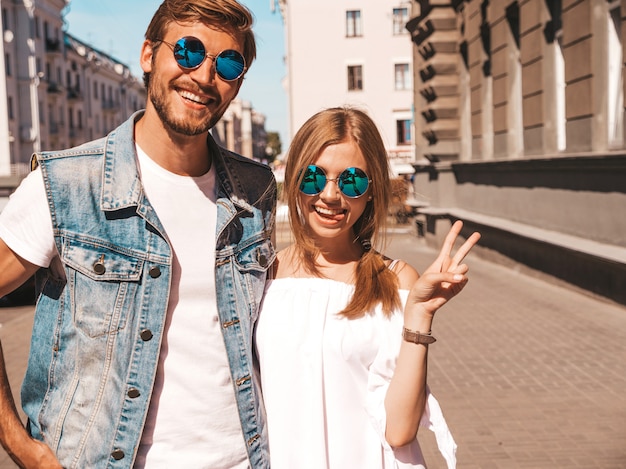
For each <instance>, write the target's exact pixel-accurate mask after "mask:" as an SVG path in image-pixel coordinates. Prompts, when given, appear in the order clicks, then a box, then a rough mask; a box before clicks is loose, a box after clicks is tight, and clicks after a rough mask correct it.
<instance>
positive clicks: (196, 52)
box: [160, 36, 246, 81]
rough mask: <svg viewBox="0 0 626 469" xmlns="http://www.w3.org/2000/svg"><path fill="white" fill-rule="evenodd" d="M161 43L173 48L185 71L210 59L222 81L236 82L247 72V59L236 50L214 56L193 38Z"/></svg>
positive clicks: (178, 61)
mask: <svg viewBox="0 0 626 469" xmlns="http://www.w3.org/2000/svg"><path fill="white" fill-rule="evenodd" d="M160 42H162V43H164V44H167V45H168V46H170V47H171V48H172V50H173V51H174V59H175V60H176V63H178V65H180V67H181V68H183V69H185V70H195V69H196V68H198V67H199V66H200V65H202V63H203V62H204V60H205V59H206V58H207V57H209V58H210V59H213V61H214V62H215V71H216V72H217V74H218V75H219V77H220V78H221V79H222V80H225V81H234V80H236V79H238V78H240V77H241V76H242V75H243V74H244V73H245V72H246V59H244V58H243V55H241V54H240V53H239V52H237V51H236V50H233V49H227V50H223V51H222V52H220V53H219V54H217V55H212V54H209V53H207V51H206V49H205V48H204V44H203V43H202V41H201V40H200V39H198V38H196V37H193V36H185V37H181V38H180V39H179V40H178V41H176V44H171V43H169V42H167V41H163V40H160Z"/></svg>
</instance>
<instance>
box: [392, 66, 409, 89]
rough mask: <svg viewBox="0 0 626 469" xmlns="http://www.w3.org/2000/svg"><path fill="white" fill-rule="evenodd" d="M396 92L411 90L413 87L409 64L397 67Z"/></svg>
mask: <svg viewBox="0 0 626 469" xmlns="http://www.w3.org/2000/svg"><path fill="white" fill-rule="evenodd" d="M395 77H396V90H410V89H411V88H412V87H413V86H412V81H413V80H411V74H410V73H409V64H396V65H395Z"/></svg>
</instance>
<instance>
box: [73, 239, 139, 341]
mask: <svg viewBox="0 0 626 469" xmlns="http://www.w3.org/2000/svg"><path fill="white" fill-rule="evenodd" d="M62 259H63V263H64V264H65V266H66V274H67V277H68V287H69V295H70V298H69V301H70V302H71V309H72V316H73V318H74V324H75V325H76V327H77V328H78V329H80V330H81V331H82V332H83V333H84V334H85V335H87V336H89V337H92V338H95V337H99V336H102V335H105V334H110V333H114V332H117V331H119V330H120V329H123V328H124V326H125V324H126V319H127V315H128V314H129V310H130V309H132V299H133V297H134V295H135V292H136V290H137V286H138V284H139V281H140V279H141V273H142V269H143V264H144V260H143V259H142V258H140V257H138V256H134V255H133V253H132V252H130V251H128V250H124V249H121V248H116V247H115V246H111V245H110V244H106V243H98V242H96V241H86V240H76V239H69V240H66V241H65V244H64V246H63V253H62Z"/></svg>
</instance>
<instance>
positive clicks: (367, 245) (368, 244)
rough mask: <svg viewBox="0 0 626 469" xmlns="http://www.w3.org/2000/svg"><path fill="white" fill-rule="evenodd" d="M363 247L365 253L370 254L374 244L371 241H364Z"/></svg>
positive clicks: (362, 241) (362, 242)
mask: <svg viewBox="0 0 626 469" xmlns="http://www.w3.org/2000/svg"><path fill="white" fill-rule="evenodd" d="M361 246H363V251H365V252H369V251H370V250H371V249H372V242H371V241H370V240H369V239H362V240H361Z"/></svg>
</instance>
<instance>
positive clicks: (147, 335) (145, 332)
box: [139, 329, 152, 342]
mask: <svg viewBox="0 0 626 469" xmlns="http://www.w3.org/2000/svg"><path fill="white" fill-rule="evenodd" d="M139 336H140V337H141V340H143V341H144V342H148V341H149V340H150V339H152V331H151V330H150V329H144V330H143V331H141V332H140V333H139Z"/></svg>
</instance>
